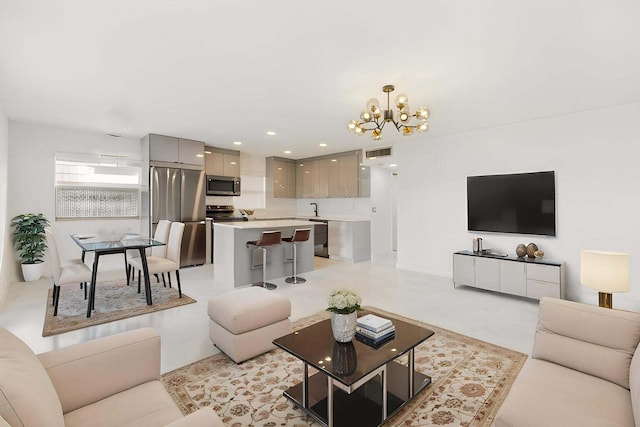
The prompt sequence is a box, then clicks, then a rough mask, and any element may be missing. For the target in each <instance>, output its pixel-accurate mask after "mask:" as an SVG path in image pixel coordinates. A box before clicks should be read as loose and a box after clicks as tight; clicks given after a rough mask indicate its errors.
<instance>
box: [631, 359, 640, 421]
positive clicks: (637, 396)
mask: <svg viewBox="0 0 640 427" xmlns="http://www.w3.org/2000/svg"><path fill="white" fill-rule="evenodd" d="M629 391H630V392H631V407H632V408H633V417H634V418H635V419H636V420H638V423H639V424H640V349H636V352H635V353H634V354H633V358H632V359H631V369H629Z"/></svg>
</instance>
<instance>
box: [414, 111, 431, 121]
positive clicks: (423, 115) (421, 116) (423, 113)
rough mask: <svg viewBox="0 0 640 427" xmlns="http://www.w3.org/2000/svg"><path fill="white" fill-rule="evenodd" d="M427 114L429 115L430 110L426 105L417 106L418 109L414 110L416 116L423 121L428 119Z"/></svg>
mask: <svg viewBox="0 0 640 427" xmlns="http://www.w3.org/2000/svg"><path fill="white" fill-rule="evenodd" d="M429 116H431V112H430V111H429V109H428V108H427V107H420V108H418V111H416V118H417V119H418V120H421V121H423V122H424V121H427V120H428V119H429Z"/></svg>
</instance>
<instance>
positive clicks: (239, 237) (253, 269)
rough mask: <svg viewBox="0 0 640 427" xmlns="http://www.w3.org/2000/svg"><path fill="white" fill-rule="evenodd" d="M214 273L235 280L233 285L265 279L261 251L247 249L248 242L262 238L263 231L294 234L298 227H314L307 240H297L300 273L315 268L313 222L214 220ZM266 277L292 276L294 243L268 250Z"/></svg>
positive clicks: (283, 234) (219, 276)
mask: <svg viewBox="0 0 640 427" xmlns="http://www.w3.org/2000/svg"><path fill="white" fill-rule="evenodd" d="M213 227H214V235H215V239H214V242H213V244H214V248H213V266H214V274H215V275H216V278H217V279H218V280H223V281H224V282H225V283H233V286H234V287H240V286H246V285H249V284H251V283H254V282H259V281H261V280H262V250H261V249H250V248H247V242H249V241H253V240H259V239H260V237H261V236H262V232H263V231H276V230H280V231H281V232H282V237H291V236H292V235H293V230H295V229H296V228H311V229H312V233H311V236H310V237H309V240H308V241H307V242H303V243H297V245H298V253H297V257H298V264H297V274H298V275H300V274H301V273H305V272H308V271H313V223H312V222H310V221H299V220H293V219H285V220H271V221H238V222H221V223H216V222H214V223H213ZM267 251H268V252H267V274H266V277H267V280H271V279H277V278H280V277H287V276H291V275H292V268H293V265H292V261H291V260H292V258H293V249H292V248H291V244H289V243H286V244H284V243H283V244H281V245H280V246H276V247H271V248H269V249H267Z"/></svg>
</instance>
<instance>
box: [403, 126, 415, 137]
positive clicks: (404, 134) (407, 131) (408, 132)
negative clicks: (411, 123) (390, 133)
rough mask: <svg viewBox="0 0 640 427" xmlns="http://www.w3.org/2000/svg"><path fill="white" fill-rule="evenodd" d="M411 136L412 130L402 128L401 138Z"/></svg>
mask: <svg viewBox="0 0 640 427" xmlns="http://www.w3.org/2000/svg"><path fill="white" fill-rule="evenodd" d="M411 134H413V129H412V128H410V127H406V126H405V127H403V128H402V135H403V136H409V135H411Z"/></svg>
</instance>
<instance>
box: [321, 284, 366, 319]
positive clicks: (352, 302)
mask: <svg viewBox="0 0 640 427" xmlns="http://www.w3.org/2000/svg"><path fill="white" fill-rule="evenodd" d="M361 302H362V299H361V298H360V297H359V296H358V294H356V293H355V292H354V291H352V290H350V289H340V290H337V291H333V292H331V294H329V300H328V303H329V307H328V308H327V311H330V312H332V313H338V314H349V313H353V312H354V311H358V310H360V303H361Z"/></svg>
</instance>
